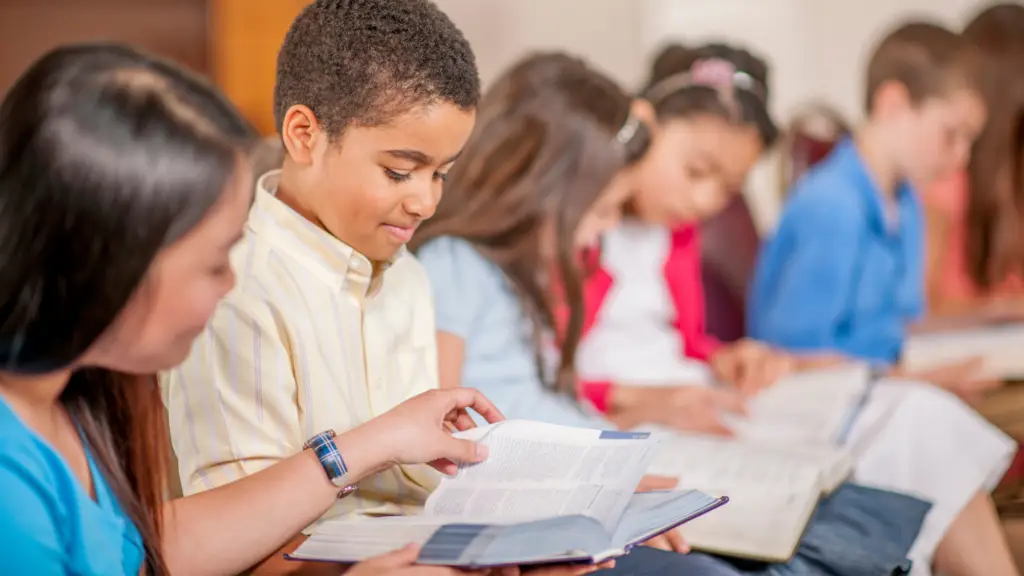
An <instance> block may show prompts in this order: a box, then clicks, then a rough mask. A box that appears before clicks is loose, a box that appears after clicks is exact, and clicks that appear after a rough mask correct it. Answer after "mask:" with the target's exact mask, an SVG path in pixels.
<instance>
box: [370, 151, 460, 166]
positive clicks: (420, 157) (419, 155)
mask: <svg viewBox="0 0 1024 576" xmlns="http://www.w3.org/2000/svg"><path fill="white" fill-rule="evenodd" d="M384 153H385V154H387V155H389V156H394V157H395V158H400V159H402V160H409V161H410V162H415V163H416V164H419V165H420V166H425V165H427V164H433V163H434V158H433V156H430V155H429V154H424V153H423V152H420V151H419V150H408V149H402V150H385V151H384ZM460 154H462V150H459V151H458V152H457V153H456V154H455V155H454V156H452V157H451V158H449V159H447V160H445V161H444V162H442V163H441V165H442V166H443V165H445V164H451V163H452V162H455V160H456V158H458V157H459V155H460Z"/></svg>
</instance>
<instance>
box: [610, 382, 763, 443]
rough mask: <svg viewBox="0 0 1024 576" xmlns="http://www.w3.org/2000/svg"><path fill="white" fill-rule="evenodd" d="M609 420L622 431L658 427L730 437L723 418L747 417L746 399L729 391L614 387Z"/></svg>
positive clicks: (687, 387)
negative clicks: (642, 426)
mask: <svg viewBox="0 0 1024 576" xmlns="http://www.w3.org/2000/svg"><path fill="white" fill-rule="evenodd" d="M609 400H610V401H609V405H610V406H609V411H608V417H609V418H610V419H611V420H612V421H613V422H615V424H616V425H617V426H618V427H619V428H620V429H622V430H630V429H633V428H635V427H637V426H639V425H641V424H659V425H661V426H665V427H667V428H671V429H673V430H682V431H688V432H700V433H703V434H714V435H719V436H730V435H732V431H731V430H730V429H729V428H728V427H727V426H726V425H725V423H724V422H723V419H722V414H737V415H742V414H745V413H746V398H744V397H743V395H742V394H740V393H739V392H737V391H736V390H733V389H731V388H713V387H708V386H697V385H692V386H685V385H684V386H674V387H664V386H616V387H614V389H613V393H612V396H611V397H610V398H609Z"/></svg>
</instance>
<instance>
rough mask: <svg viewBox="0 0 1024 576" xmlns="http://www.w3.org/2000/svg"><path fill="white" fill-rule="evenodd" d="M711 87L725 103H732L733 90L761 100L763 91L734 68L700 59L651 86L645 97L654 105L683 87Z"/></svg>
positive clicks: (733, 66) (729, 65)
mask: <svg viewBox="0 0 1024 576" xmlns="http://www.w3.org/2000/svg"><path fill="white" fill-rule="evenodd" d="M694 87H702V88H714V89H715V90H718V92H719V93H720V94H722V95H723V96H724V97H726V99H727V100H730V101H731V100H732V98H733V96H734V95H735V91H736V90H743V91H745V92H748V93H750V94H753V95H754V96H756V97H757V98H758V99H759V100H761V101H762V102H763V101H764V96H765V89H764V85H763V84H761V82H759V81H758V80H756V79H755V78H754V77H753V76H751V75H750V74H747V73H746V72H743V71H742V70H737V69H736V65H735V64H733V63H732V62H729V61H728V60H725V59H724V58H704V59H702V60H697V61H696V62H694V63H693V65H692V66H690V69H689V70H687V71H686V72H680V73H678V74H673V75H671V76H668V77H666V78H664V79H663V80H661V81H659V82H657V83H655V84H654V86H651V87H650V88H649V89H648V90H647V92H646V94H645V95H646V98H647V100H648V101H650V102H652V103H657V102H659V101H661V100H663V99H665V98H667V97H668V96H671V95H672V94H675V93H676V92H678V91H680V90H683V89H685V88H694Z"/></svg>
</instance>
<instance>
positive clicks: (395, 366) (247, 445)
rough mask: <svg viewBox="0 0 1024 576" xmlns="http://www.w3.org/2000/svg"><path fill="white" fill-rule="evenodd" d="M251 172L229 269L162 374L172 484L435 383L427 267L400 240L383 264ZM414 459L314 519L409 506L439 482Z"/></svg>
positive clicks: (192, 486)
mask: <svg viewBox="0 0 1024 576" xmlns="http://www.w3.org/2000/svg"><path fill="white" fill-rule="evenodd" d="M279 177H280V176H279V173H278V172H277V171H274V172H270V173H268V174H266V175H264V176H263V177H262V178H260V180H259V183H258V185H257V190H256V199H255V203H254V205H253V208H252V212H251V214H250V217H249V221H248V223H247V225H246V230H245V234H244V237H243V240H242V241H241V243H240V244H239V245H238V246H237V247H236V248H235V250H234V251H233V252H232V255H231V258H232V265H233V266H234V268H235V270H236V272H237V275H238V281H237V285H236V287H235V288H234V290H232V291H231V293H230V294H229V295H228V296H227V298H226V299H225V300H224V301H223V302H222V303H221V304H220V305H219V306H218V308H217V311H216V313H215V314H214V316H213V319H212V320H211V321H210V324H209V325H208V326H207V328H206V330H205V331H204V332H203V334H202V335H201V336H200V337H199V338H198V339H197V340H196V342H195V344H194V345H193V347H192V351H191V354H190V355H189V358H188V360H186V361H185V363H184V364H182V365H181V366H180V367H178V368H177V369H175V370H172V371H170V372H168V373H165V374H163V375H161V384H162V387H163V396H164V403H165V404H166V406H167V409H168V416H169V421H170V431H171V439H172V442H173V445H174V451H175V454H176V456H177V459H178V467H179V472H180V476H181V484H182V490H183V491H184V493H185V494H186V495H187V494H194V493H196V492H201V491H203V490H207V489H210V488H213V487H216V486H220V485H223V484H227V483H228V482H231V481H233V480H237V479H239V478H242V477H244V476H246V475H249V474H253V473H255V472H257V471H259V470H262V469H264V468H266V467H268V466H270V465H272V464H274V463H275V462H278V461H280V460H283V459H285V458H287V457H289V456H292V455H294V454H296V453H298V452H299V451H301V450H302V446H303V444H304V443H305V441H306V440H307V439H309V438H310V437H312V436H313V435H315V434H318V433H320V432H322V431H324V430H327V429H334V430H335V431H336V432H338V433H339V434H340V433H342V432H344V431H345V430H349V429H351V428H353V427H355V426H357V425H359V424H361V423H363V422H366V421H368V420H370V419H371V418H373V417H375V416H378V415H380V414H382V413H383V412H385V411H387V410H388V409H390V408H392V407H394V406H395V405H397V404H399V403H401V402H402V401H403V400H406V399H407V398H410V397H412V396H415V395H416V394H419V393H420V392H423V391H425V390H428V389H430V388H434V387H436V386H437V350H436V341H435V336H434V316H433V314H434V313H433V303H432V301H431V297H430V285H429V282H428V280H427V276H426V273H425V272H424V271H423V269H422V267H421V266H420V264H419V263H418V262H417V261H416V260H415V258H413V257H412V255H410V254H408V253H407V252H406V251H405V250H404V249H403V250H402V252H401V253H399V254H398V256H396V258H394V259H393V260H392V261H391V263H390V265H389V266H388V267H387V268H386V269H385V270H384V271H383V272H378V273H377V274H376V275H374V274H373V271H372V265H371V262H370V261H369V260H368V259H367V258H365V257H364V256H363V255H361V254H359V253H357V252H355V251H354V250H353V249H352V248H351V247H349V246H347V245H346V244H344V243H343V242H341V241H340V240H338V239H337V238H335V237H334V236H331V235H330V234H328V233H327V232H325V231H324V230H322V229H321V228H319V227H318V226H316V225H314V224H312V223H311V222H309V221H308V220H306V219H305V218H303V217H302V216H300V215H299V214H298V213H296V212H295V211H294V210H292V209H291V208H289V207H288V206H287V205H285V204H284V203H282V202H281V201H280V200H278V199H277V198H275V197H274V192H275V191H276V188H277V181H278V179H279ZM438 479H439V476H438V475H437V473H436V472H435V471H434V470H433V469H431V468H429V467H427V466H423V465H419V466H403V467H395V468H392V469H390V470H388V471H385V472H383V473H381V474H378V475H376V476H373V477H371V478H368V479H366V480H364V481H363V482H361V483H360V484H359V490H358V491H357V492H356V493H355V495H354V496H351V497H349V498H345V499H343V500H339V501H338V502H337V503H336V504H335V505H334V506H333V508H332V509H331V510H330V511H328V512H327V513H326V514H325V515H324V516H323V517H322V519H327V518H331V517H335V516H339V515H342V514H352V513H356V514H394V513H403V514H405V513H412V512H415V511H418V510H419V509H420V508H421V507H422V505H423V502H424V501H425V499H426V496H427V494H428V493H429V491H430V490H431V489H433V488H434V487H435V486H436V485H437V481H438Z"/></svg>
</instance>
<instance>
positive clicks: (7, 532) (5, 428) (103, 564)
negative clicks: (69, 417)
mask: <svg viewBox="0 0 1024 576" xmlns="http://www.w3.org/2000/svg"><path fill="white" fill-rule="evenodd" d="M86 455H87V457H88V459H89V471H90V473H91V474H92V481H93V486H94V488H95V492H96V500H93V499H92V498H91V497H90V496H89V494H88V493H86V491H85V489H84V488H83V486H82V484H81V482H79V481H78V478H77V477H76V476H75V475H74V473H73V472H72V471H71V468H69V467H68V465H67V464H66V463H65V461H64V459H63V458H62V457H61V456H60V454H58V453H57V452H56V451H54V450H53V448H51V447H50V446H49V444H47V443H46V442H45V441H44V440H43V439H42V438H40V437H39V436H38V435H36V434H35V433H34V432H33V431H31V430H29V429H28V428H27V427H26V426H25V425H24V424H23V423H22V422H21V420H20V419H19V418H18V416H17V415H16V414H15V413H14V412H13V411H12V410H11V408H10V407H9V406H8V405H7V403H6V402H5V401H4V400H3V399H2V398H0V572H3V573H4V574H38V575H40V576H43V575H45V576H51V575H72V574H73V575H75V576H136V575H137V574H138V573H139V570H140V569H141V567H142V562H143V559H144V552H143V548H142V538H141V536H140V535H139V532H138V531H137V530H136V529H135V525H134V524H133V523H132V522H131V520H129V519H128V518H127V517H126V516H125V515H124V513H123V512H122V510H121V507H120V506H119V505H118V503H117V500H116V499H115V497H114V495H113V493H112V492H111V490H110V487H109V486H108V485H107V482H106V480H104V478H103V475H102V474H101V473H100V471H99V469H98V468H97V466H96V464H95V462H93V458H92V454H91V453H90V452H89V450H88V448H87V449H86Z"/></svg>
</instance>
